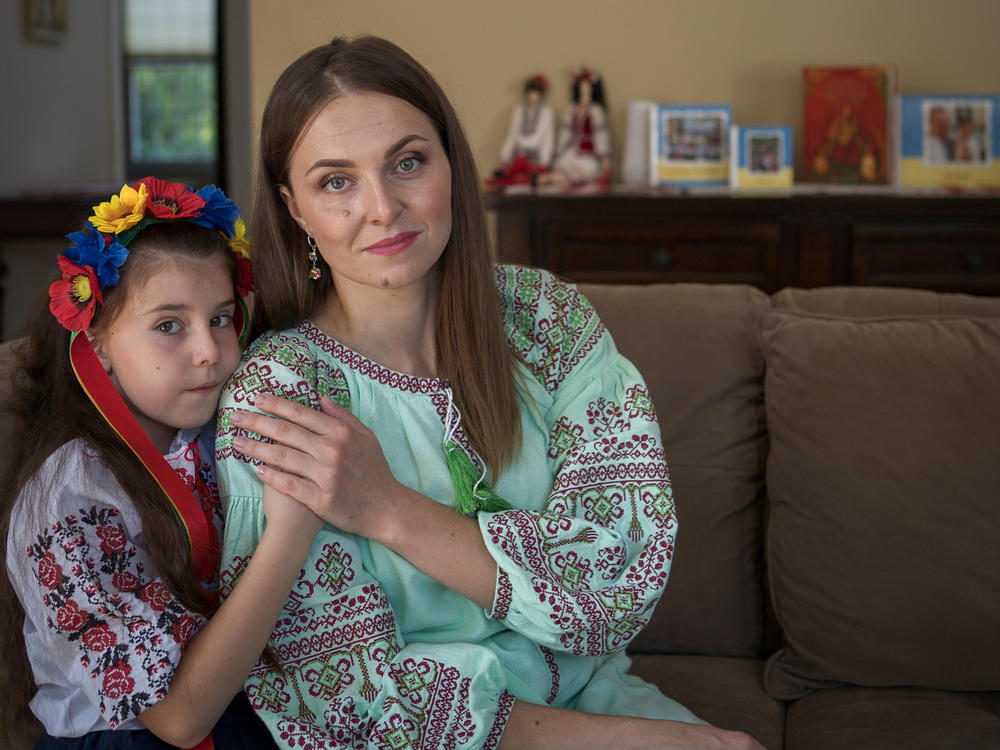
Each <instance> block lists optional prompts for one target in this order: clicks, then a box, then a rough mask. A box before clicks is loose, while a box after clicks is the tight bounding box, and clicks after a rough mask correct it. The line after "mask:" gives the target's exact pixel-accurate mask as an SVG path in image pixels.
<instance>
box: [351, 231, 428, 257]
mask: <svg viewBox="0 0 1000 750" xmlns="http://www.w3.org/2000/svg"><path fill="white" fill-rule="evenodd" d="M419 234H420V232H400V233H399V234H397V235H396V236H395V237H389V238H388V239H385V240H382V241H381V242H376V243H375V244H374V245H369V246H368V247H366V248H364V250H363V252H366V253H371V254H372V255H395V254H396V253H401V252H403V251H404V250H406V249H407V248H408V247H409V246H410V245H412V244H413V243H414V242H415V241H416V239H417V236H418V235H419Z"/></svg>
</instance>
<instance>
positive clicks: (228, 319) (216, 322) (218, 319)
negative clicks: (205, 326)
mask: <svg viewBox="0 0 1000 750" xmlns="http://www.w3.org/2000/svg"><path fill="white" fill-rule="evenodd" d="M210 323H211V326H212V328H225V327H227V326H231V325H232V324H233V316H232V315H230V314H229V313H223V314H221V315H216V316H215V317H214V318H212V320H211V321H210Z"/></svg>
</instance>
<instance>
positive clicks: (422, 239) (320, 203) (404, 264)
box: [280, 92, 451, 294]
mask: <svg viewBox="0 0 1000 750" xmlns="http://www.w3.org/2000/svg"><path fill="white" fill-rule="evenodd" d="M288 183H289V184H288V185H287V186H282V187H281V188H280V190H281V195H282V197H283V198H284V199H285V203H286V205H287V206H288V210H289V212H290V213H291V215H292V217H293V218H294V219H295V220H296V221H297V222H298V223H299V225H300V226H301V227H302V228H303V229H304V230H305V231H306V232H308V233H309V234H310V235H312V237H313V239H314V240H315V241H316V244H317V246H318V248H319V252H320V254H322V256H323V259H324V260H325V261H326V262H327V264H328V265H329V266H330V269H331V271H332V273H333V278H334V283H335V286H336V288H337V291H338V293H339V294H343V293H344V292H345V291H347V290H348V289H349V288H354V289H358V290H362V291H363V290H366V289H367V290H371V289H372V288H376V289H391V290H396V289H401V288H404V287H407V286H410V285H414V284H418V285H427V284H429V283H430V279H431V275H430V273H429V271H430V270H431V269H432V268H433V267H434V266H435V264H436V263H437V261H438V259H439V258H440V257H441V253H442V252H443V251H444V248H445V245H446V244H447V242H448V238H449V236H450V235H451V164H450V163H449V161H448V157H447V155H446V154H445V152H444V148H443V147H442V145H441V141H440V139H439V138H438V134H437V130H436V129H435V127H434V125H433V124H432V123H431V121H430V119H429V118H428V117H427V116H426V115H425V114H424V113H422V112H421V111H419V110H418V109H416V108H415V107H413V106H412V105H410V104H408V103H407V102H404V101H403V100H402V99H397V98H395V97H392V96H387V95H385V94H376V93H370V92H364V93H356V94H347V95H345V96H342V97H340V98H338V99H335V100H333V101H331V102H330V103H329V104H327V105H326V106H325V107H324V108H323V109H322V110H320V112H319V114H318V115H317V116H316V118H315V119H314V120H313V122H312V123H311V124H310V125H309V127H308V128H307V129H306V131H305V132H304V133H303V134H302V136H301V137H300V139H299V142H298V144H297V145H296V147H295V149H294V150H293V151H292V155H291V158H290V160H289V169H288ZM302 252H306V248H302Z"/></svg>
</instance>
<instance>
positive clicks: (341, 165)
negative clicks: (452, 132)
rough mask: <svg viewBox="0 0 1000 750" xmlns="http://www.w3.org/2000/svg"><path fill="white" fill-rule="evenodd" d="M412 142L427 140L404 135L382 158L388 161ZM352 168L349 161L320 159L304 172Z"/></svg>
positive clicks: (352, 164)
mask: <svg viewBox="0 0 1000 750" xmlns="http://www.w3.org/2000/svg"><path fill="white" fill-rule="evenodd" d="M413 141H425V142H426V141H427V138H425V137H424V136H422V135H417V134H416V133H413V134H411V135H404V136H403V137H402V138H400V139H399V140H398V141H396V142H395V143H394V144H392V145H391V146H390V147H389V148H387V149H386V150H385V154H383V156H382V158H383V159H386V160H388V159H389V158H390V157H391V156H392V155H393V154H395V153H396V152H397V151H399V150H400V149H402V148H403V147H405V146H407V145H409V144H410V143H412V142H413ZM354 166H356V165H355V163H354V162H353V161H351V160H350V159H320V160H318V161H316V162H315V163H314V164H313V165H312V166H311V167H309V169H307V170H306V174H309V173H310V172H313V171H315V170H317V169H330V168H331V167H332V168H334V169H351V168H352V167H354Z"/></svg>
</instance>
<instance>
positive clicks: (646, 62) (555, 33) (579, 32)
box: [250, 0, 1000, 173]
mask: <svg viewBox="0 0 1000 750" xmlns="http://www.w3.org/2000/svg"><path fill="white" fill-rule="evenodd" d="M998 29H1000V0H949V1H948V2H942V0H603V1H597V0H574V2H561V1H556V0H496V1H494V2H491V3H482V2H480V1H479V0H419V2H417V1H414V0H406V1H405V2H404V1H403V0H363V1H361V2H358V1H355V2H336V1H335V0H295V1H294V2H291V3H289V2H286V0H251V42H250V49H251V85H252V102H253V107H252V109H253V117H254V122H255V123H256V122H257V121H258V120H259V117H260V112H261V109H262V108H263V104H264V101H265V99H266V97H267V93H268V91H269V89H270V87H271V85H272V84H273V82H274V80H275V78H276V77H277V76H278V74H279V73H280V72H281V70H282V69H283V68H284V66H285V65H287V64H288V63H289V62H291V60H293V59H294V58H295V57H296V56H297V55H299V54H301V53H302V52H304V51H305V50H307V49H309V48H310V47H312V46H315V45H317V44H320V43H322V42H324V41H326V40H327V39H328V38H329V37H331V36H333V35H335V34H348V35H354V34H359V33H374V34H378V35H380V36H385V37H387V38H389V39H391V40H392V41H394V42H396V43H397V44H399V45H401V46H402V47H404V48H405V49H407V50H408V51H409V52H410V53H412V54H413V55H414V56H415V57H416V58H417V59H418V60H420V61H421V62H422V63H423V64H424V65H426V66H427V67H428V68H429V69H430V71H431V72H432V73H433V74H434V75H435V77H436V78H437V79H438V80H439V81H440V83H441V84H442V86H443V87H444V88H445V91H446V92H447V93H448V95H449V97H450V98H451V99H452V102H453V103H454V105H455V107H456V109H457V110H458V113H459V115H460V117H461V118H462V120H463V122H464V124H465V127H466V130H467V132H468V134H469V138H470V140H471V142H472V146H473V149H474V150H475V153H476V155H477V158H478V159H479V165H480V169H481V171H483V172H484V173H486V172H488V171H490V170H492V168H493V167H494V166H496V162H497V159H498V156H497V154H498V152H499V148H500V143H501V141H502V140H503V136H504V132H505V129H506V123H507V118H508V116H509V112H510V109H511V107H512V106H513V105H514V104H515V103H516V102H517V101H518V99H519V97H520V93H519V92H520V86H521V82H522V81H523V80H524V78H525V77H527V76H528V75H529V74H531V73H533V72H535V71H540V72H542V73H544V74H546V75H547V76H548V78H549V80H550V82H551V84H552V90H551V93H550V101H551V102H552V104H553V105H555V107H556V109H557V111H560V112H561V111H562V109H563V108H564V106H565V105H566V103H567V101H568V99H569V93H568V90H569V72H570V70H571V69H572V68H573V67H575V66H576V65H579V64H581V63H586V64H587V65H590V66H592V67H596V68H597V69H598V70H600V71H601V73H602V74H603V75H604V80H605V90H606V93H607V96H608V103H609V108H610V113H611V118H612V119H611V122H612V128H613V135H614V138H615V143H616V146H617V152H616V153H617V154H618V155H620V153H621V146H622V143H621V138H622V132H623V129H624V112H625V106H626V103H627V102H628V101H629V100H630V99H641V98H647V99H654V100H658V101H662V102H671V103H679V104H686V103H728V104H731V105H732V107H733V118H734V121H736V122H739V123H743V124H751V125H752V124H759V125H762V124H776V123H787V124H791V125H793V126H794V127H795V128H796V129H797V128H798V127H799V124H800V90H801V86H800V69H801V66H802V65H803V64H806V63H817V64H861V63H872V62H875V63H881V62H889V63H895V64H896V65H897V66H898V70H899V74H900V75H899V87H900V91H901V92H902V93H906V94H934V93H953V92H955V93H964V92H968V93H980V94H981V93H1000V55H998V48H1000V43H998V36H997V33H998Z"/></svg>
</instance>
